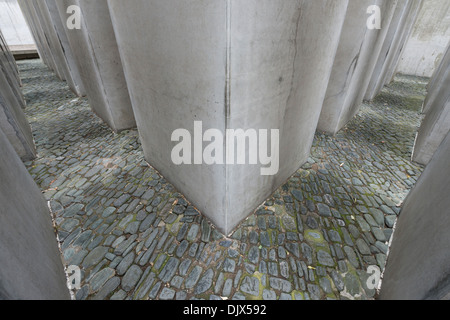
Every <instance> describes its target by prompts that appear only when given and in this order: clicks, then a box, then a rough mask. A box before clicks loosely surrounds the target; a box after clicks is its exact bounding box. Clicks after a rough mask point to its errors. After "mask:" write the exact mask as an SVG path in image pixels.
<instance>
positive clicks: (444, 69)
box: [422, 43, 450, 114]
mask: <svg viewBox="0 0 450 320" xmlns="http://www.w3.org/2000/svg"><path fill="white" fill-rule="evenodd" d="M449 65H450V43H449V45H448V46H447V50H446V51H445V55H444V57H443V58H442V61H441V63H440V64H439V66H438V67H437V69H436V70H435V72H434V74H433V76H432V77H431V79H430V81H429V82H428V86H427V90H428V94H427V96H426V98H425V101H424V104H423V110H422V112H423V113H425V114H426V113H428V111H429V109H430V107H431V106H432V105H433V104H434V101H435V99H436V98H437V97H438V96H439V92H440V89H439V88H440V87H442V85H443V83H444V81H445V79H448V78H449V73H450V68H449Z"/></svg>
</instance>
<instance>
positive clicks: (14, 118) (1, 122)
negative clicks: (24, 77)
mask: <svg viewBox="0 0 450 320" xmlns="http://www.w3.org/2000/svg"><path fill="white" fill-rule="evenodd" d="M11 56H12V55H11V52H9V50H8V47H7V46H5V45H4V39H3V36H2V33H1V32H0V128H1V129H2V130H3V131H4V133H5V134H6V136H7V138H8V140H9V141H10V143H11V144H12V145H13V147H14V149H15V150H16V152H17V154H18V155H19V156H20V157H21V158H22V160H23V161H28V160H32V159H34V158H35V157H36V149H35V145H34V140H33V135H32V133H31V128H30V125H29V124H28V121H27V119H26V117H25V114H24V112H23V110H22V109H23V108H24V107H25V100H24V99H23V96H22V93H21V89H20V82H19V81H18V71H17V66H16V64H15V61H11Z"/></svg>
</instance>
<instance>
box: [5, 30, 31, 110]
mask: <svg viewBox="0 0 450 320" xmlns="http://www.w3.org/2000/svg"><path fill="white" fill-rule="evenodd" d="M0 64H2V69H3V73H4V75H5V77H6V80H7V82H8V84H9V87H10V89H11V90H12V91H13V93H14V96H15V99H16V100H17V102H18V104H19V105H21V106H22V108H25V101H24V98H23V94H22V90H21V89H20V87H21V86H22V81H21V79H20V76H19V69H18V68H17V65H16V61H15V59H14V56H13V54H12V53H11V51H10V50H9V47H8V45H7V44H6V41H5V39H4V37H3V34H2V32H1V31H0Z"/></svg>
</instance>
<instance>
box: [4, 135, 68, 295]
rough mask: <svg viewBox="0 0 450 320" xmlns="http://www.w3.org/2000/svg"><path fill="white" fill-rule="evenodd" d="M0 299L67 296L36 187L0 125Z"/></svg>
mask: <svg viewBox="0 0 450 320" xmlns="http://www.w3.org/2000/svg"><path fill="white" fill-rule="evenodd" d="M0 150H1V152H0V203H1V204H2V205H1V206H0V261H1V262H2V267H1V268H0V280H1V281H0V299H11V300H45V299H52V300H62V299H70V295H69V291H68V289H67V285H66V278H65V275H64V268H63V264H62V261H61V255H60V253H59V250H58V247H57V242H56V236H55V233H54V230H53V226H52V221H51V218H50V213H49V210H48V207H47V205H46V203H45V200H44V198H43V196H42V193H41V191H40V190H39V188H38V187H37V185H36V184H35V182H34V181H33V179H32V178H31V176H30V175H29V173H28V171H27V169H26V168H25V166H24V165H23V164H22V162H21V161H20V159H19V157H18V156H17V154H16V152H15V151H14V149H13V147H12V146H11V145H10V143H9V141H8V139H7V138H6V136H5V135H4V133H3V132H2V129H0Z"/></svg>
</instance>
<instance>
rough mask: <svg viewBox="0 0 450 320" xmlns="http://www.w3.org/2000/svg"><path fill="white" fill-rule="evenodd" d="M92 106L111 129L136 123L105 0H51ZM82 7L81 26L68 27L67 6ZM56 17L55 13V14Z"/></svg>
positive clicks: (128, 127) (128, 126)
mask: <svg viewBox="0 0 450 320" xmlns="http://www.w3.org/2000/svg"><path fill="white" fill-rule="evenodd" d="M55 3H56V6H57V9H58V12H59V16H60V19H61V21H62V24H63V26H64V27H65V32H66V35H67V40H68V43H69V45H70V48H71V49H72V53H73V56H74V58H75V60H76V64H77V66H78V70H79V71H80V75H81V79H82V82H83V84H84V87H85V90H86V94H87V97H88V99H89V102H90V105H91V108H92V110H93V111H94V112H95V113H96V114H97V115H98V116H99V117H100V118H101V119H102V120H103V121H105V122H106V123H107V124H108V125H109V126H110V127H111V128H112V129H113V130H114V131H116V132H117V131H121V130H125V129H130V128H133V127H135V126H136V122H135V119H134V113H133V109H132V108H131V101H130V97H129V94H128V88H127V84H126V81H125V76H124V73H123V66H122V63H121V60H120V56H119V52H118V48H117V43H116V39H115V35H114V30H113V27H112V23H111V19H110V16H109V10H108V6H107V3H106V0H101V1H99V0H81V1H76V0H64V1H55ZM70 5H77V6H79V7H80V8H81V10H82V25H81V29H79V30H77V29H73V30H69V29H68V28H67V25H66V20H67V18H68V16H69V15H68V14H67V13H66V11H67V8H68V7H69V6H70ZM55 19H56V17H55Z"/></svg>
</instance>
